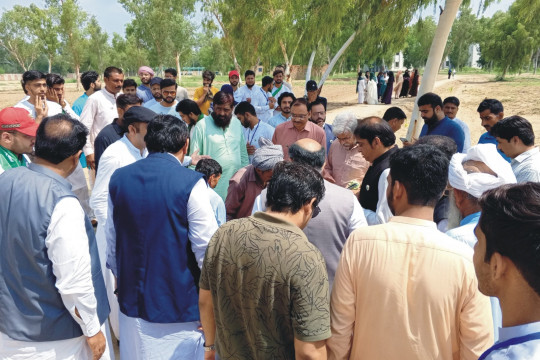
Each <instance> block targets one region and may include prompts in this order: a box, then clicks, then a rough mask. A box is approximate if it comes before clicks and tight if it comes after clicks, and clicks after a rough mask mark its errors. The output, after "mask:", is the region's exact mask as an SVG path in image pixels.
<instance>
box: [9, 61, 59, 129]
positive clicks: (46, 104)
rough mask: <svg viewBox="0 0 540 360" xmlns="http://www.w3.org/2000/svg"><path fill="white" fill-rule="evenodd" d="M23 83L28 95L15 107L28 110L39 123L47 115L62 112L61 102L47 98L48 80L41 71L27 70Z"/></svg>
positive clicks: (23, 76)
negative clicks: (54, 101)
mask: <svg viewBox="0 0 540 360" xmlns="http://www.w3.org/2000/svg"><path fill="white" fill-rule="evenodd" d="M21 85H22V88H23V91H24V93H25V94H26V96H25V98H24V99H22V100H21V101H19V102H18V103H17V104H15V107H17V108H23V109H25V110H26V111H28V112H29V113H30V116H32V117H33V118H34V119H35V120H36V122H37V123H38V124H39V123H40V122H41V120H43V119H44V118H45V117H47V116H52V115H56V114H60V113H61V112H62V107H61V106H60V105H59V104H57V103H53V102H52V101H48V100H47V99H46V97H45V93H46V92H47V81H46V76H45V74H43V73H42V72H41V71H37V70H29V71H26V72H25V73H24V74H23V75H22V80H21Z"/></svg>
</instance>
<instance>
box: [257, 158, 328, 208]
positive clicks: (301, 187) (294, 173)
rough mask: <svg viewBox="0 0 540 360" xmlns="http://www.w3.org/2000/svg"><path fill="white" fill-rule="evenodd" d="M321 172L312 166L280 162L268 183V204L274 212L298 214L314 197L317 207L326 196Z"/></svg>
mask: <svg viewBox="0 0 540 360" xmlns="http://www.w3.org/2000/svg"><path fill="white" fill-rule="evenodd" d="M324 191H325V188H324V181H323V178H322V176H321V174H320V173H319V172H318V171H317V170H315V169H314V168H312V167H310V166H306V165H303V164H299V163H294V162H292V163H291V162H284V161H282V162H279V163H277V164H276V166H275V167H274V173H273V175H272V178H271V179H270V182H269V183H268V187H267V192H266V206H267V207H268V208H269V209H270V210H271V211H274V212H280V213H285V212H290V213H291V214H296V213H297V212H298V211H300V209H301V208H302V207H303V206H304V205H306V204H308V203H309V202H310V201H311V200H312V199H313V198H315V202H314V203H313V207H316V206H317V205H318V204H319V202H320V201H321V200H322V198H323V197H324Z"/></svg>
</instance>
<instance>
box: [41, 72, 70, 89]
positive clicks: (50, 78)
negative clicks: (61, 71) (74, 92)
mask: <svg viewBox="0 0 540 360" xmlns="http://www.w3.org/2000/svg"><path fill="white" fill-rule="evenodd" d="M45 81H46V82H47V87H49V88H52V87H53V85H62V84H65V83H66V81H65V80H64V78H63V77H61V76H60V75H58V74H54V73H50V74H47V75H46V77H45Z"/></svg>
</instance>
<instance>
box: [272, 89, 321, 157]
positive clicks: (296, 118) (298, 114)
mask: <svg viewBox="0 0 540 360" xmlns="http://www.w3.org/2000/svg"><path fill="white" fill-rule="evenodd" d="M308 119H309V112H308V104H307V100H306V99H304V98H298V99H296V100H295V101H294V102H293V103H292V104H291V121H286V122H284V123H282V124H280V125H278V126H277V127H276V130H275V131H274V136H273V137H272V142H273V143H274V144H275V145H281V146H282V147H283V155H284V156H283V159H284V160H285V161H289V160H290V157H289V147H290V146H291V145H292V144H294V143H295V142H296V141H298V140H300V139H305V138H308V139H313V140H315V141H316V142H318V143H319V144H321V146H323V147H324V148H326V134H325V133H324V130H323V129H322V128H321V127H319V126H317V125H315V124H314V123H312V122H311V121H308Z"/></svg>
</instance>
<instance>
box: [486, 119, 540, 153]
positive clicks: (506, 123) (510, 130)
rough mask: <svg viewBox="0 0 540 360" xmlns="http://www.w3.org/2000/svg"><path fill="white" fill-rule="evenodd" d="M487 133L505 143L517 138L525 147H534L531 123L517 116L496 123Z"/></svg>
mask: <svg viewBox="0 0 540 360" xmlns="http://www.w3.org/2000/svg"><path fill="white" fill-rule="evenodd" d="M489 133H490V134H491V135H492V136H494V137H499V138H501V139H505V140H507V141H510V140H511V139H512V138H513V137H514V136H517V137H518V138H519V139H520V140H521V141H522V142H523V144H524V145H525V146H532V145H534V130H533V128H532V125H531V123H530V122H529V121H528V120H527V119H525V118H522V117H521V116H518V115H514V116H509V117H507V118H504V119H502V120H501V121H499V122H497V123H496V124H495V125H493V127H492V128H491V130H490V132H489Z"/></svg>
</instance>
